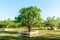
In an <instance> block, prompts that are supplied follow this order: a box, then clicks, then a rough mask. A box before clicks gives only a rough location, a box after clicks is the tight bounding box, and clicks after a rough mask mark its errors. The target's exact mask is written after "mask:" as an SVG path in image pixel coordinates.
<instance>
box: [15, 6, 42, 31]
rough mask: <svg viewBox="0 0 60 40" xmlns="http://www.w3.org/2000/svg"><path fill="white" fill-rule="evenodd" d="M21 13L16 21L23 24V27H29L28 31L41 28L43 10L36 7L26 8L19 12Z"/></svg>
mask: <svg viewBox="0 0 60 40" xmlns="http://www.w3.org/2000/svg"><path fill="white" fill-rule="evenodd" d="M19 13H20V14H19V15H18V17H16V20H17V21H18V22H21V25H22V26H26V27H28V31H31V28H32V27H40V26H41V14H40V13H41V10H40V9H39V8H37V7H36V6H30V7H24V8H22V9H20V10H19Z"/></svg>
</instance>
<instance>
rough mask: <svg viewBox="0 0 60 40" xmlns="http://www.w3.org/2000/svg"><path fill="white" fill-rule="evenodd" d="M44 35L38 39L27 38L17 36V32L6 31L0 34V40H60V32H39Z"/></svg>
mask: <svg viewBox="0 0 60 40" xmlns="http://www.w3.org/2000/svg"><path fill="white" fill-rule="evenodd" d="M39 31H40V32H43V33H45V35H42V36H40V37H34V38H27V37H23V36H18V35H17V32H13V31H6V32H0V40H60V31H54V30H39Z"/></svg>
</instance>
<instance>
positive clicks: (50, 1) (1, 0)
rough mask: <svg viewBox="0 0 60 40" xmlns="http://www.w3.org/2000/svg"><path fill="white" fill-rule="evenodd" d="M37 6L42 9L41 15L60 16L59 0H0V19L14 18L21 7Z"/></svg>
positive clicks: (45, 16)
mask: <svg viewBox="0 0 60 40" xmlns="http://www.w3.org/2000/svg"><path fill="white" fill-rule="evenodd" d="M29 6H37V7H38V8H40V9H41V10H42V12H41V17H42V18H43V19H46V18H47V17H49V16H55V17H60V0H0V20H6V19H8V18H10V19H12V20H14V19H15V17H17V16H18V15H19V9H21V8H23V7H29Z"/></svg>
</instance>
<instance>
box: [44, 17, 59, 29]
mask: <svg viewBox="0 0 60 40" xmlns="http://www.w3.org/2000/svg"><path fill="white" fill-rule="evenodd" d="M45 23H46V26H49V27H51V29H54V28H56V27H58V24H59V23H58V22H57V20H56V19H55V17H47V20H46V21H45Z"/></svg>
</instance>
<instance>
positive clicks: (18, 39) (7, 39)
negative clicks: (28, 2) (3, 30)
mask: <svg viewBox="0 0 60 40" xmlns="http://www.w3.org/2000/svg"><path fill="white" fill-rule="evenodd" d="M0 40H60V39H59V38H56V37H55V38H46V37H34V38H28V37H23V36H19V37H14V36H0Z"/></svg>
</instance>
